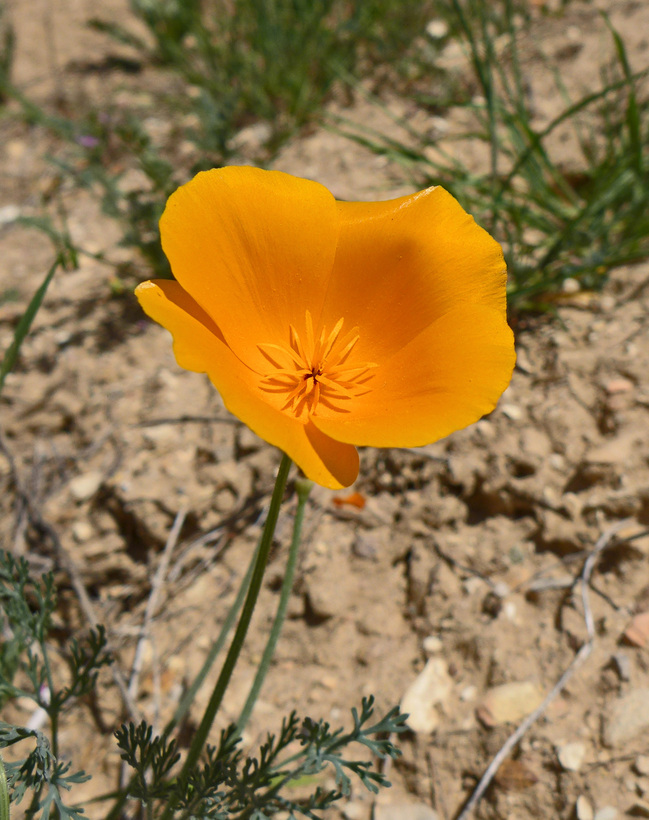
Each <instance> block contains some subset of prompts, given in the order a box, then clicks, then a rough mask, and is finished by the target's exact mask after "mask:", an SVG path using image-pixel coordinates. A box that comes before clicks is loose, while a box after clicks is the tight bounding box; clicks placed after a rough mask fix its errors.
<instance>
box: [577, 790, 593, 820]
mask: <svg viewBox="0 0 649 820" xmlns="http://www.w3.org/2000/svg"><path fill="white" fill-rule="evenodd" d="M575 815H576V816H577V820H593V807H592V806H591V805H590V803H589V802H588V800H587V799H586V798H585V797H584V795H583V794H582V795H580V796H579V797H578V798H577V802H576V803H575Z"/></svg>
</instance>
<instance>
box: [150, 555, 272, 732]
mask: <svg viewBox="0 0 649 820" xmlns="http://www.w3.org/2000/svg"><path fill="white" fill-rule="evenodd" d="M260 546H261V542H260V543H259V544H258V545H257V547H256V548H255V552H254V553H253V556H252V559H251V560H250V564H249V565H248V569H247V570H246V574H245V575H244V576H243V580H242V581H241V586H240V587H239V591H238V592H237V597H236V598H235V599H234V602H233V604H232V606H231V607H230V610H229V612H228V614H227V615H226V617H225V620H224V621H223V626H222V627H221V631H220V633H219V636H218V638H217V639H216V641H214V643H213V644H212V646H211V647H210V651H209V652H208V654H207V657H206V658H205V661H204V663H203V666H202V667H201V669H200V671H199V673H198V674H197V675H196V677H195V678H194V680H193V682H192V684H191V686H190V687H189V689H188V690H187V692H185V695H184V696H183V698H182V700H181V701H180V703H179V704H178V706H177V707H176V711H175V712H174V715H173V717H172V718H171V720H170V721H169V723H168V724H167V725H166V726H165V729H164V734H166V735H168V734H170V733H171V732H172V731H173V730H174V729H175V727H176V726H178V724H179V723H180V721H181V720H182V719H183V718H184V717H185V715H186V714H187V712H188V711H189V708H190V706H191V705H192V703H193V702H194V698H195V697H196V692H198V690H199V688H200V687H201V685H202V683H203V681H204V680H205V678H206V677H207V673H208V672H209V671H210V669H211V667H212V664H213V663H214V661H215V660H216V657H217V655H218V654H219V652H220V651H221V649H222V648H223V644H224V643H225V641H226V639H227V637H228V635H229V633H230V630H231V629H232V627H233V626H234V623H235V621H236V618H237V615H238V614H239V610H240V609H241V607H242V605H243V601H244V598H245V596H246V592H247V591H248V587H249V586H250V579H251V578H252V573H253V570H254V567H255V564H256V563H257V557H258V555H259V549H260Z"/></svg>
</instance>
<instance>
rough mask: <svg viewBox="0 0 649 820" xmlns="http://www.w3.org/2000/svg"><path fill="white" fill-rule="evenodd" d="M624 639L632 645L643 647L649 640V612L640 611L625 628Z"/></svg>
mask: <svg viewBox="0 0 649 820" xmlns="http://www.w3.org/2000/svg"><path fill="white" fill-rule="evenodd" d="M623 637H624V640H625V642H626V643H628V644H630V645H631V646H637V647H640V648H641V647H643V646H645V645H646V644H647V641H649V612H638V614H637V615H634V617H633V618H632V619H631V622H630V623H629V624H628V626H627V627H626V629H625V630H624V636H623Z"/></svg>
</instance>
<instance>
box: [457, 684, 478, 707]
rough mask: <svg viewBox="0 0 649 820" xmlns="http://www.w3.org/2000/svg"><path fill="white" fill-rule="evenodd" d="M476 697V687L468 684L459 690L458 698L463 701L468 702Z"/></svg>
mask: <svg viewBox="0 0 649 820" xmlns="http://www.w3.org/2000/svg"><path fill="white" fill-rule="evenodd" d="M477 697H478V687H477V686H474V685H473V684H470V685H469V686H465V687H464V689H463V690H462V691H461V692H460V700H462V701H464V702H465V703H470V702H471V701H472V700H475V699H476V698H477Z"/></svg>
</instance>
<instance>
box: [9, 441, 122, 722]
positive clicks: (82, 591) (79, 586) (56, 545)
mask: <svg viewBox="0 0 649 820" xmlns="http://www.w3.org/2000/svg"><path fill="white" fill-rule="evenodd" d="M0 451H1V452H2V453H3V455H4V456H5V458H6V459H7V462H8V464H9V472H10V474H11V479H12V481H13V483H14V487H15V490H16V495H17V496H18V498H19V500H20V502H21V504H22V505H23V508H24V510H25V511H26V514H27V517H28V519H29V523H30V524H31V526H32V527H34V529H35V530H36V531H37V532H40V533H41V535H43V536H44V537H45V538H46V539H47V540H48V541H49V542H50V544H51V545H52V548H53V550H54V554H55V555H56V560H57V561H58V563H59V565H60V566H61V568H62V569H63V570H64V572H66V573H67V575H68V577H69V578H70V582H71V584H72V587H73V588H74V591H75V592H76V594H77V598H78V599H79V606H80V607H81V609H82V611H83V613H84V615H85V616H86V619H87V620H88V623H89V624H90V626H91V627H92V628H93V629H96V628H97V627H98V626H99V620H98V618H97V616H96V614H95V609H94V607H93V605H92V602H91V600H90V596H89V595H88V592H87V590H86V587H85V585H84V583H83V580H82V579H81V575H80V573H79V571H78V570H77V567H76V565H75V563H74V561H73V560H72V559H71V558H70V556H69V555H68V552H67V550H66V549H65V547H64V546H63V544H62V543H61V539H60V538H59V536H58V533H57V532H56V530H55V529H54V527H53V526H52V525H51V524H50V523H49V522H48V521H46V520H45V519H44V518H43V516H42V515H41V512H40V510H39V508H38V505H37V503H36V501H35V500H34V498H33V497H32V494H31V493H30V492H29V491H28V490H27V488H26V487H25V485H24V483H23V481H22V479H21V477H20V474H19V472H18V467H17V466H16V462H15V460H14V457H13V454H12V453H11V451H10V450H9V448H8V447H7V444H6V442H5V439H4V436H3V435H2V431H0ZM108 648H109V649H110V646H109V647H108ZM110 668H111V672H112V675H113V680H114V681H115V684H116V686H117V688H118V689H119V692H120V695H121V696H122V701H123V702H124V706H125V707H126V709H127V711H128V712H129V715H130V717H131V718H132V719H133V720H137V718H138V712H137V708H136V706H135V704H134V703H133V700H132V698H131V697H130V695H129V693H128V688H127V686H126V681H125V680H124V676H123V675H122V672H121V670H120V669H119V668H118V667H117V665H116V664H114V663H113V664H111V667H110Z"/></svg>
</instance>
